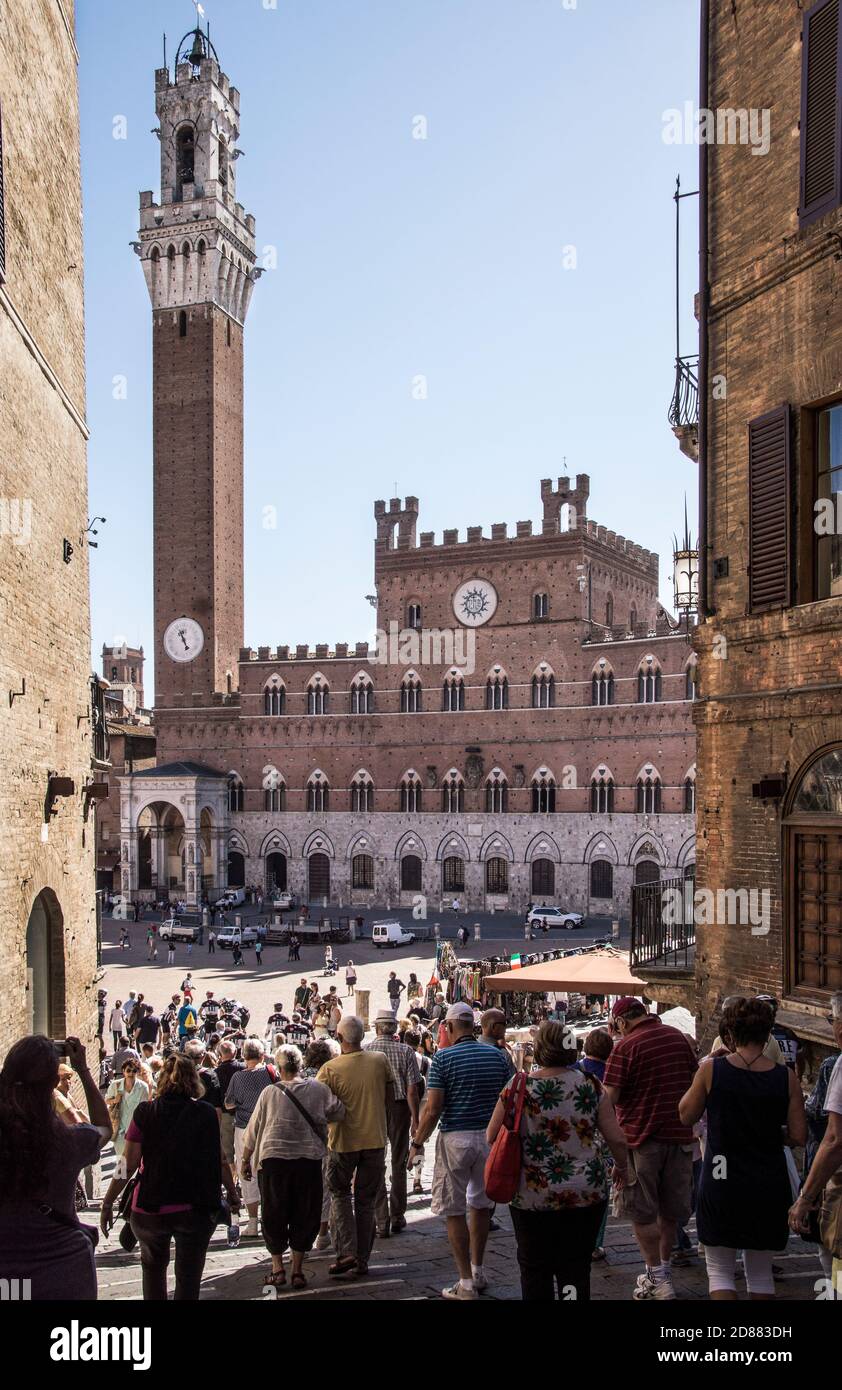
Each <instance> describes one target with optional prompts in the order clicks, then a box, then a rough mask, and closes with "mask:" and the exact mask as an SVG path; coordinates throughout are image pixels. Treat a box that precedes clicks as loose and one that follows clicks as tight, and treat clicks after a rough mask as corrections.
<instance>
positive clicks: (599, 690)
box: [591, 661, 614, 705]
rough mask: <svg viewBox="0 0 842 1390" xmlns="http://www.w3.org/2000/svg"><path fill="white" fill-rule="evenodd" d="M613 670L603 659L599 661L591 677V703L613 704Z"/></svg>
mask: <svg viewBox="0 0 842 1390" xmlns="http://www.w3.org/2000/svg"><path fill="white" fill-rule="evenodd" d="M613 703H614V672H613V671H612V670H611V667H610V666H608V665H607V663H606V662H605V661H602V662H600V664H599V666H598V667H597V669H596V670H595V671H594V673H593V675H592V677H591V704H592V705H613Z"/></svg>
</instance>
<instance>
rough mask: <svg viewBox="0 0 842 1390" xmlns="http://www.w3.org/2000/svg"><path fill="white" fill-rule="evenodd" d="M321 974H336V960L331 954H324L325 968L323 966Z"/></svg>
mask: <svg viewBox="0 0 842 1390" xmlns="http://www.w3.org/2000/svg"><path fill="white" fill-rule="evenodd" d="M322 974H323V975H335V974H336V961H335V960H334V959H333V956H325V968H324V970H323V971H322Z"/></svg>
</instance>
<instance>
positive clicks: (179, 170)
mask: <svg viewBox="0 0 842 1390" xmlns="http://www.w3.org/2000/svg"><path fill="white" fill-rule="evenodd" d="M194 159H195V141H194V135H193V127H192V125H183V126H181V127H180V128H179V130H178V131H177V132H176V137H175V200H176V202H177V203H180V202H181V200H182V198H183V197H184V185H185V184H190V183H192V182H193V178H194V175H193V164H194Z"/></svg>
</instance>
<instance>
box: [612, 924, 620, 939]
mask: <svg viewBox="0 0 842 1390" xmlns="http://www.w3.org/2000/svg"><path fill="white" fill-rule="evenodd" d="M619 935H620V923H619V922H612V923H611V939H612V941H616V940H617V937H618V936H619Z"/></svg>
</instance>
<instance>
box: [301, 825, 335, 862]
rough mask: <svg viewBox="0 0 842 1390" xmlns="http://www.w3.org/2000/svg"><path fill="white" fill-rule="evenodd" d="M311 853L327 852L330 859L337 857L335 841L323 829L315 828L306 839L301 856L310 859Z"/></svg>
mask: <svg viewBox="0 0 842 1390" xmlns="http://www.w3.org/2000/svg"><path fill="white" fill-rule="evenodd" d="M311 854H326V855H327V857H328V859H335V858H336V851H335V850H334V847H333V841H332V840H331V838H330V836H329V835H326V834H325V832H324V831H323V830H313V831H312V832H311V833H310V834H309V835H308V836H307V839H306V840H305V841H304V847H303V849H302V851H301V857H302V858H303V859H309V858H310V855H311Z"/></svg>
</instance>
